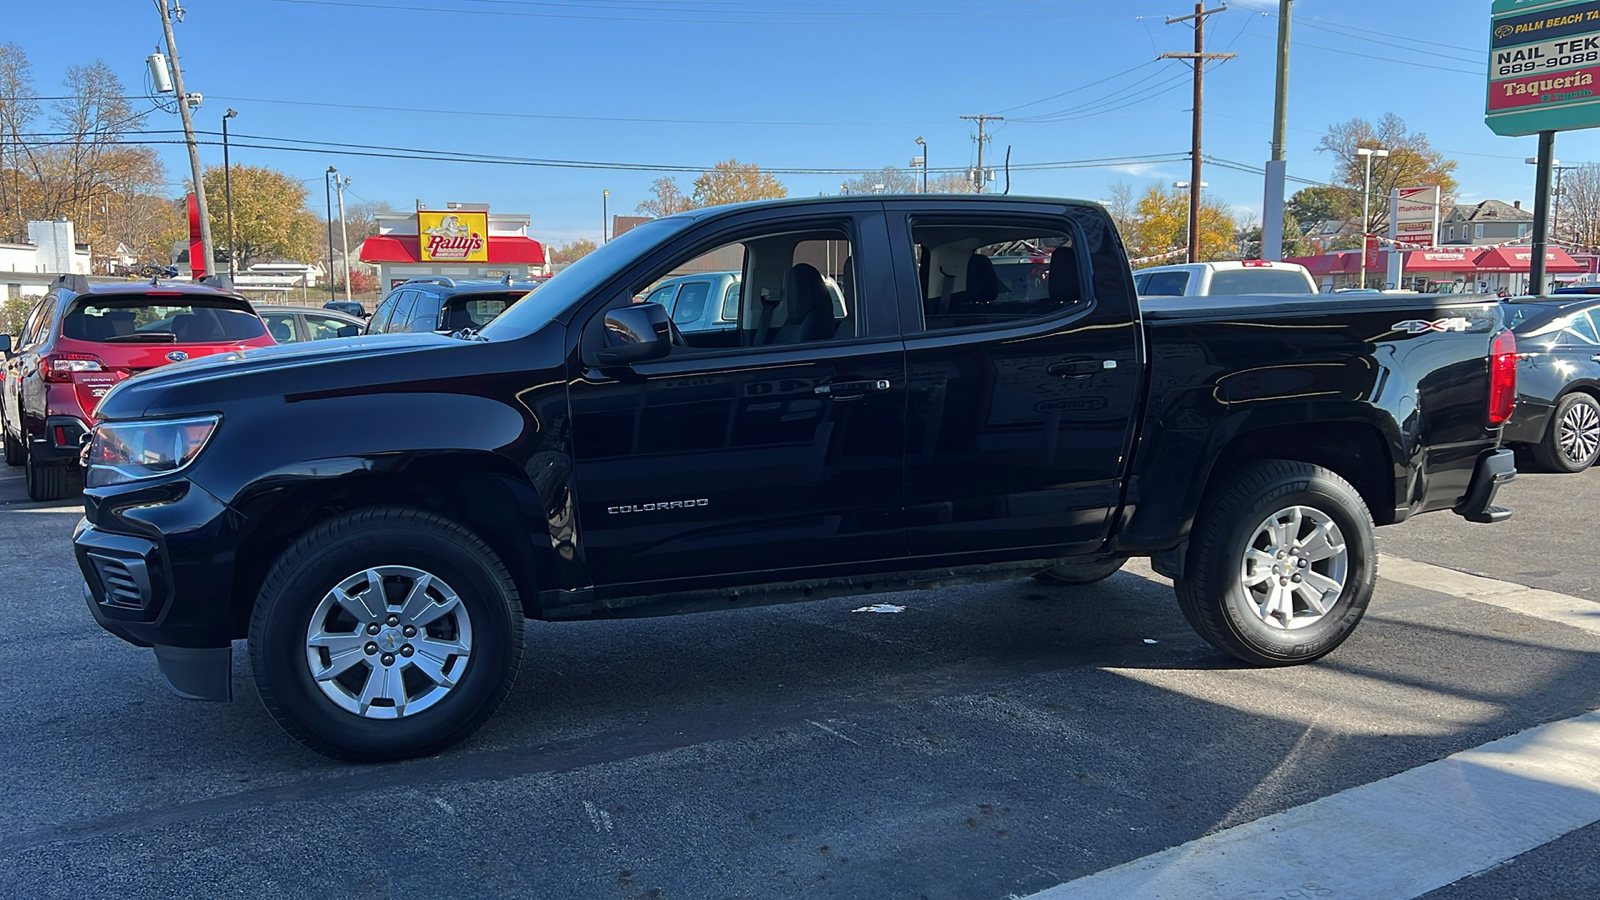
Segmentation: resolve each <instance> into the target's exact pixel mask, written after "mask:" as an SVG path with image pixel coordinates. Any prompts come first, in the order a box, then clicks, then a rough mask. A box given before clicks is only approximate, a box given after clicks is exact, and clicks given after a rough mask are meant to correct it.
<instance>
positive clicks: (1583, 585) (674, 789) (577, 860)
mask: <svg viewBox="0 0 1600 900" xmlns="http://www.w3.org/2000/svg"><path fill="white" fill-rule="evenodd" d="M14 471H15V470H11V471H10V472H6V473H3V474H4V475H6V476H10V475H12V473H14ZM18 488H20V484H19V483H18V482H15V481H14V480H11V479H8V478H3V477H0V503H4V502H5V501H7V500H12V499H14V498H15V496H16V494H17V489H18ZM1503 502H1506V503H1508V504H1509V505H1511V506H1513V507H1514V508H1516V510H1517V515H1516V517H1515V518H1514V519H1513V520H1512V521H1511V522H1509V523H1506V524H1503V525H1498V526H1473V525H1468V524H1467V523H1465V522H1462V521H1461V520H1459V519H1457V518H1456V517H1454V516H1452V515H1449V514H1447V513H1446V514H1437V515H1431V516H1426V517H1422V518H1419V519H1417V520H1414V521H1413V522H1409V523H1406V524H1405V525H1402V526H1398V527H1395V528H1391V529H1385V530H1383V531H1381V532H1380V535H1381V539H1380V549H1381V550H1382V551H1383V553H1385V554H1386V555H1387V556H1388V557H1389V558H1390V559H1386V561H1385V565H1384V566H1380V584H1379V588H1378V592H1377V595H1376V598H1375V599H1374V601H1373V604H1372V608H1371V611H1370V612H1369V614H1368V617H1367V620H1366V621H1365V622H1364V623H1363V624H1362V626H1361V628H1360V629H1359V630H1358V631H1357V633H1356V634H1355V636H1354V637H1352V638H1351V640H1350V641H1349V642H1348V643H1346V644H1345V645H1344V646H1343V647H1341V648H1340V649H1339V650H1338V651H1337V652H1335V653H1334V654H1332V655H1331V656H1329V657H1328V658H1326V659H1325V660H1323V661H1321V662H1319V663H1317V664H1314V665H1311V666H1302V667H1296V668H1289V669H1277V670H1259V669H1248V668H1242V667H1239V666H1237V665H1235V664H1234V663H1232V662H1231V661H1230V660H1228V659H1226V658H1224V657H1222V656H1220V655H1219V654H1217V653H1216V652H1214V651H1213V650H1211V649H1210V648H1209V647H1208V646H1206V645H1205V644H1204V643H1202V642H1201V641H1200V640H1199V639H1198V638H1197V637H1195V636H1194V635H1193V634H1192V633H1191V632H1190V630H1189V629H1188V627H1187V626H1186V625H1185V624H1184V622H1183V620H1182V617H1181V616H1180V614H1179V613H1178V610H1177V607H1176V604H1175V602H1174V600H1173V597H1172V591H1171V588H1170V585H1169V584H1168V583H1167V582H1166V581H1165V580H1164V579H1162V578H1160V577H1159V576H1156V575H1154V574H1153V573H1151V572H1150V570H1149V569H1148V567H1145V566H1140V565H1133V564H1130V566H1129V567H1128V568H1127V569H1126V570H1125V571H1123V572H1121V573H1119V574H1117V575H1115V576H1113V577H1112V578H1111V579H1109V580H1108V581H1107V582H1105V583H1103V584H1101V585H1097V586H1094V587H1090V588H1057V587H1046V586H1043V585H1040V584H1037V583H1034V582H1032V581H1019V582H1010V583H1002V584H993V585H984V586H974V587H966V588H960V589H947V590H941V591H929V592H920V593H911V594H896V595H886V596H882V597H872V598H866V599H862V598H854V599H849V600H836V601H820V602H814V603H809V604H800V605H792V606H780V607H769V608H764V609H749V610H737V611H730V612H724V613H715V614H706V615H700V616H688V617H676V618H662V619H642V620H633V621H617V622H593V623H568V624H545V623H530V628H529V633H528V639H527V655H526V657H525V664H524V668H523V673H522V678H521V680H520V681H519V682H518V683H517V686H516V688H515V689H514V691H513V693H512V695H511V697H510V699H509V700H508V701H507V703H506V705H505V707H503V708H502V710H501V712H500V714H499V715H498V716H497V717H496V718H495V719H494V720H492V721H491V722H490V723H489V725H488V726H487V727H485V728H484V729H483V730H482V731H481V732H480V733H479V734H478V735H477V736H475V737H474V738H473V739H472V740H470V741H469V742H467V743H466V744H464V745H462V746H460V747H458V748H456V749H454V750H452V751H450V752H448V753H446V754H444V755H442V756H439V757H436V758H431V759H424V760H415V761H411V762H406V763H397V764H389V765H375V766H351V765H345V764H340V763H335V762H331V761H329V760H326V759H323V758H322V757H319V756H316V755H313V754H310V753H308V752H306V751H304V750H302V749H301V748H300V747H299V746H298V745H297V744H295V743H294V742H293V741H291V740H290V739H289V738H288V737H286V736H285V735H284V734H282V733H281V732H280V731H279V730H278V728H277V727H276V726H275V725H274V724H273V722H272V721H271V720H270V719H269V718H268V717H267V715H266V713H265V712H264V711H263V710H262V708H261V707H260V705H259V703H258V702H257V700H256V698H255V696H254V686H253V683H252V681H251V677H250V672H249V665H248V661H247V659H246V658H245V654H244V652H243V645H237V649H238V651H239V652H236V653H235V679H236V692H237V694H238V699H237V700H236V702H234V703H232V704H201V703H192V702H186V701H182V700H179V699H177V698H175V697H174V696H172V695H171V694H170V693H168V692H167V691H166V690H165V689H164V688H163V687H162V686H161V684H160V683H159V681H158V678H157V675H156V672H155V667H154V663H153V661H152V659H151V658H150V654H149V653H148V651H144V650H139V649H136V648H134V647H131V646H128V645H126V644H124V643H122V642H121V641H119V640H117V639H116V638H113V637H111V636H110V635H108V634H105V633H104V632H102V631H100V630H99V629H98V628H97V627H96V626H95V625H94V624H93V622H92V621H91V619H90V617H89V615H88V612H87V610H85V608H84V605H83V600H82V598H81V593H80V590H81V589H80V585H79V579H78V576H77V574H76V570H75V568H74V567H73V564H72V560H71V553H70V546H69V536H70V533H71V530H72V527H73V524H74V523H75V522H76V520H77V518H78V513H77V511H76V510H75V509H73V508H71V507H69V506H68V507H63V506H53V507H52V506H40V505H36V504H27V503H16V502H12V503H10V504H9V505H4V506H0V583H3V584H4V585H5V587H4V590H3V591H0V623H4V628H3V629H0V684H3V685H4V688H5V695H6V697H7V699H8V702H7V703H6V704H4V705H3V706H0V734H3V735H4V740H3V741H0V772H3V773H4V775H3V776H0V788H3V790H4V797H5V798H6V800H5V802H4V803H3V804H0V835H3V837H0V896H8V897H40V898H44V897H72V898H77V897H83V896H107V895H117V896H122V897H128V898H142V897H170V896H208V897H210V896H215V897H222V896H244V897H269V896H296V897H308V898H321V897H327V898H336V897H360V898H366V897H372V898H388V897H424V896H441V897H442V896H451V897H550V898H591V897H592V898H720V897H729V898H735V897H737V898H743V897H750V898H769V897H806V898H829V897H836V898H864V897H872V898H899V897H904V898H995V900H1004V898H1012V897H1029V896H1032V895H1036V894H1037V895H1039V896H1040V897H1042V898H1046V900H1066V898H1089V897H1107V898H1118V900H1121V898H1125V897H1135V896H1151V897H1155V896H1178V897H1184V898H1204V897H1218V898H1224V897H1227V898H1232V897H1242V896H1260V897H1274V896H1277V897H1284V898H1288V897H1335V898H1341V900H1344V898H1350V897H1373V898H1384V900H1404V898H1410V897H1417V896H1426V897H1427V898H1429V900H1480V898H1481V900H1489V898H1508V897H1539V898H1564V897H1570V898H1593V897H1596V896H1600V862H1597V861H1600V825H1597V824H1595V822H1596V821H1600V810H1597V809H1594V808H1593V807H1595V806H1596V805H1597V804H1600V780H1597V777H1600V776H1596V774H1595V773H1596V772H1597V771H1600V765H1596V764H1595V762H1594V760H1593V759H1592V758H1591V757H1589V756H1585V755H1584V754H1587V753H1589V752H1591V751H1592V750H1594V748H1596V747H1600V740H1593V739H1592V738H1594V736H1595V735H1596V733H1597V729H1600V717H1597V716H1596V715H1595V714H1594V713H1593V711H1594V710H1596V708H1597V707H1600V589H1597V588H1596V587H1595V585H1596V584H1600V578H1597V575H1600V563H1597V561H1596V557H1595V554H1594V553H1593V551H1592V548H1593V540H1592V537H1593V535H1594V526H1593V524H1592V512H1591V511H1592V510H1594V509H1595V508H1597V504H1600V472H1596V473H1589V474H1585V475H1582V476H1573V477H1563V476H1553V475H1534V476H1527V475H1524V476H1520V477H1519V478H1518V480H1517V481H1516V482H1515V483H1514V484H1513V485H1512V486H1511V488H1510V489H1509V490H1508V492H1507V493H1506V494H1505V495H1504V498H1503ZM1391 560H1392V561H1391ZM1407 561H1411V562H1415V563H1423V564H1428V565H1432V566H1444V567H1450V568H1452V569H1457V570H1464V571H1467V572H1472V573H1476V574H1479V575H1481V576H1486V577H1487V578H1488V579H1493V581H1487V582H1486V581H1473V580H1471V579H1461V578H1460V577H1459V576H1452V577H1453V578H1454V579H1455V580H1451V578H1450V577H1446V576H1450V575H1451V573H1443V572H1440V571H1439V570H1436V569H1430V568H1427V567H1426V566H1420V567H1419V566H1414V565H1409V564H1408V563H1407ZM1385 568H1388V569H1390V570H1392V571H1393V572H1395V573H1398V574H1397V575H1396V577H1390V576H1386V575H1383V572H1384V570H1385ZM1434 575H1438V576H1439V582H1438V583H1437V584H1434V583H1433V582H1432V581H1430V579H1431V578H1433V577H1434ZM1400 576H1403V577H1404V578H1405V579H1408V580H1409V581H1410V582H1421V583H1422V584H1421V585H1419V584H1417V583H1407V581H1402V580H1398V578H1399V577H1400ZM1484 585H1488V586H1489V587H1487V588H1486V587H1483V586H1484ZM1518 585H1525V586H1529V587H1532V588H1537V589H1539V590H1537V591H1525V590H1518V589H1517V587H1516V586H1518ZM1430 588H1431V589H1430ZM1468 596H1476V597H1478V599H1466V598H1467V597H1468ZM1552 597H1557V598H1561V599H1558V600H1551V598H1552ZM878 602H882V603H886V604H895V605H899V606H903V607H904V610H903V611H901V612H897V613H872V612H860V611H858V610H860V609H861V608H863V607H866V606H869V605H871V604H874V603H878ZM1508 736H1514V737H1511V739H1510V741H1509V742H1502V743H1500V744H1491V743H1490V742H1494V741H1499V740H1501V739H1505V738H1507V737H1508ZM1485 745H1488V746H1485ZM1477 748H1481V749H1477ZM1341 792H1343V793H1341ZM1591 813H1592V815H1591ZM1173 848H1177V849H1173ZM1163 873H1165V874H1163ZM1479 873H1481V874H1479ZM1163 877H1165V878H1168V879H1169V881H1170V880H1171V879H1176V881H1175V882H1172V883H1176V884H1179V885H1181V888H1177V889H1174V888H1172V887H1171V884H1170V883H1169V884H1168V886H1167V887H1166V888H1162V887H1161V884H1162V882H1161V880H1160V879H1161V878H1163ZM1163 890H1165V891H1166V892H1165V893H1163ZM1174 890H1176V892H1175V893H1174V892H1173V891H1174ZM1252 892H1254V893H1252Z"/></svg>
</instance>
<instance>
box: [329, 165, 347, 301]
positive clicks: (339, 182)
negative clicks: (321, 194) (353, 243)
mask: <svg viewBox="0 0 1600 900" xmlns="http://www.w3.org/2000/svg"><path fill="white" fill-rule="evenodd" d="M349 184H350V176H348V175H345V176H343V177H340V176H338V175H335V176H333V189H334V190H335V191H337V192H338V194H339V244H340V246H341V247H342V248H343V250H344V299H346V300H349V299H350V231H349V229H347V228H345V227H344V189H345V188H346V187H348V186H349Z"/></svg>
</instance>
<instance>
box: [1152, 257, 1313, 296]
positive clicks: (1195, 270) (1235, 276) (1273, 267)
mask: <svg viewBox="0 0 1600 900" xmlns="http://www.w3.org/2000/svg"><path fill="white" fill-rule="evenodd" d="M1133 287H1134V290H1135V291H1136V292H1138V294H1139V296H1140V297H1209V296H1212V295H1224V294H1315V293H1317V283H1316V282H1315V281H1313V280H1312V279H1311V273H1310V272H1307V271H1306V268H1305V267H1304V266H1297V265H1295V264H1294V263H1284V262H1268V261H1266V260H1261V259H1246V260H1237V261H1232V262H1205V263H1182V264H1179V265H1172V266H1156V267H1155V268H1151V269H1140V270H1138V271H1136V272H1134V273H1133Z"/></svg>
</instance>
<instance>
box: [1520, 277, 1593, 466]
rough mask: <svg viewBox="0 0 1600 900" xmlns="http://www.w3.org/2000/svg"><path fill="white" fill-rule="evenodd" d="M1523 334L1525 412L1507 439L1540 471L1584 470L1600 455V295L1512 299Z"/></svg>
mask: <svg viewBox="0 0 1600 900" xmlns="http://www.w3.org/2000/svg"><path fill="white" fill-rule="evenodd" d="M1505 306H1506V310H1507V314H1508V315H1507V321H1508V323H1510V324H1511V325H1512V327H1513V328H1514V330H1515V331H1516V333H1517V409H1516V412H1515V413H1513V414H1512V416H1511V421H1510V422H1509V423H1508V424H1507V425H1506V433H1505V440H1506V443H1507V444H1510V445H1513V446H1518V447H1525V448H1526V449H1527V450H1528V451H1529V453H1530V455H1531V456H1532V457H1533V459H1534V461H1535V462H1537V463H1538V464H1539V466H1540V468H1543V469H1545V470H1546V471H1550V472H1582V471H1583V470H1585V469H1587V468H1589V467H1590V466H1592V465H1594V464H1595V460H1596V459H1597V458H1600V330H1597V328H1600V297H1597V296H1593V295H1584V294H1577V295H1571V294H1569V295H1566V296H1560V297H1516V298H1513V299H1510V300H1507V301H1505Z"/></svg>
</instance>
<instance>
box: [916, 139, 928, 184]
mask: <svg viewBox="0 0 1600 900" xmlns="http://www.w3.org/2000/svg"><path fill="white" fill-rule="evenodd" d="M917 146H918V147H921V148H922V192H923V193H924V194H926V193H927V192H928V142H927V141H925V140H923V139H922V138H920V137H919V138H917Z"/></svg>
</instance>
